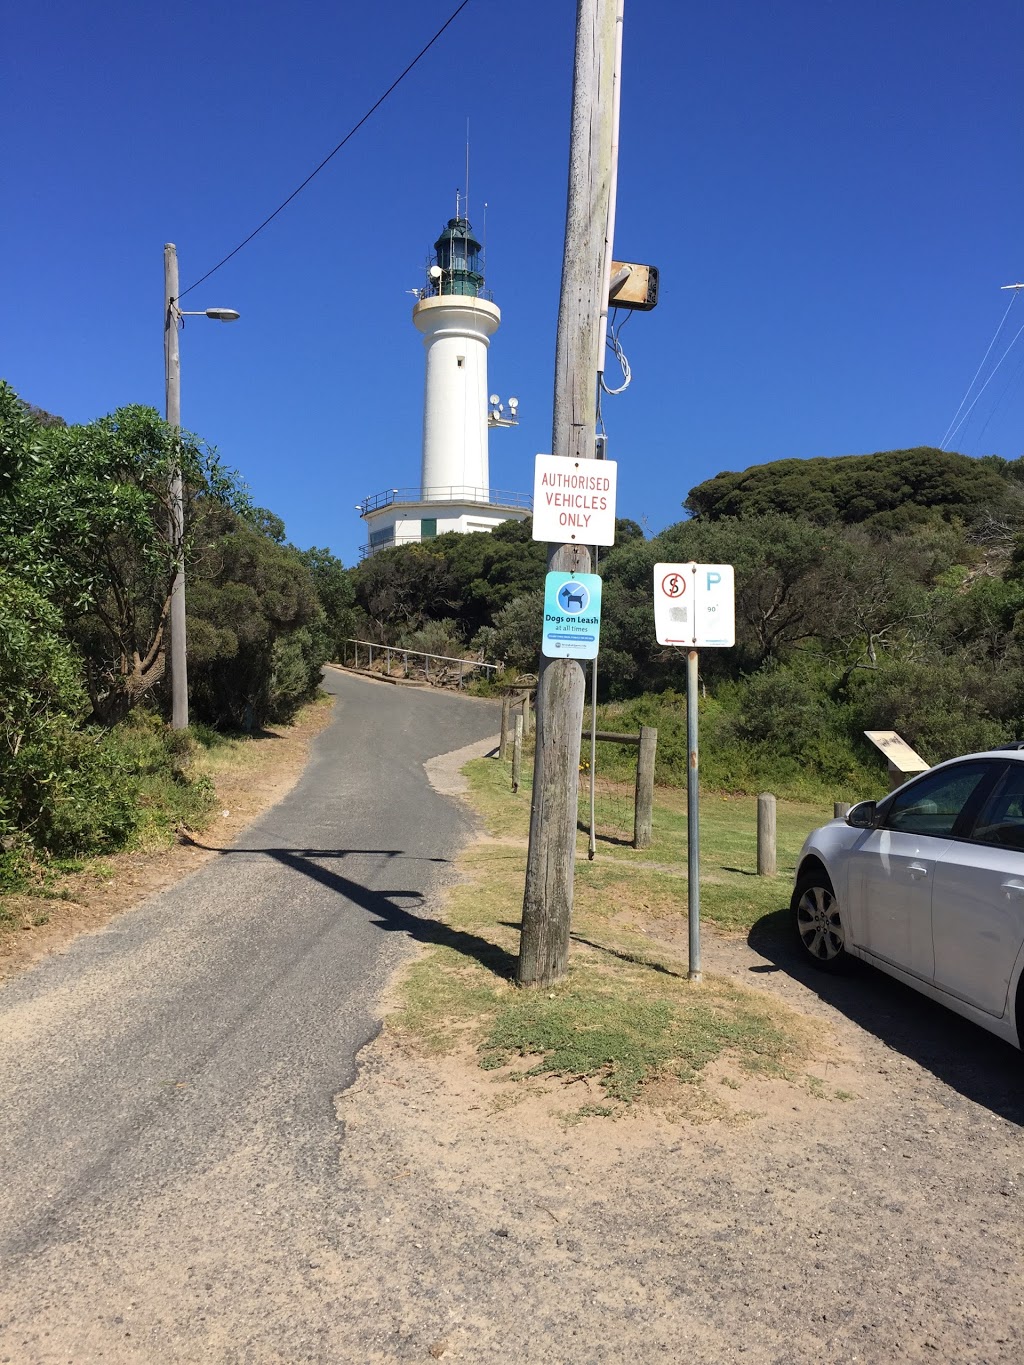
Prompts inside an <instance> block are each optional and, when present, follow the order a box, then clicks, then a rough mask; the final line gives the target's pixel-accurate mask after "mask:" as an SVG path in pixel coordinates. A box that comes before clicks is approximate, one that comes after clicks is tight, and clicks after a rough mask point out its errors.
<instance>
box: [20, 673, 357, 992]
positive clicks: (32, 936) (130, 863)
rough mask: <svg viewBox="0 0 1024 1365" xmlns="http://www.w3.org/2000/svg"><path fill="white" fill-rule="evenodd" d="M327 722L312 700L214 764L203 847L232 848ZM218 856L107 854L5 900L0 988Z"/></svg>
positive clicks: (188, 851)
mask: <svg viewBox="0 0 1024 1365" xmlns="http://www.w3.org/2000/svg"><path fill="white" fill-rule="evenodd" d="M334 704H340V703H339V702H335V703H334ZM331 714H332V711H331V702H330V701H329V700H328V699H327V698H326V697H325V698H323V699H318V700H317V701H316V702H315V703H313V704H312V705H310V706H307V707H305V708H304V709H303V711H302V712H301V713H300V714H299V717H298V719H297V721H296V722H295V724H294V725H282V726H271V727H270V728H269V729H267V730H266V731H264V732H263V733H262V734H260V735H258V736H254V737H253V738H252V739H250V740H246V741H244V744H242V745H241V746H239V747H238V748H235V749H233V750H232V752H231V753H230V754H229V755H226V756H224V757H222V758H217V757H216V756H214V758H213V761H212V764H211V766H210V767H209V768H207V771H208V772H209V773H210V776H211V778H212V780H213V783H214V786H215V787H216V790H217V808H216V810H215V812H214V815H213V817H212V818H211V820H210V823H209V824H208V825H207V826H206V828H205V829H204V830H203V831H202V839H203V842H204V843H205V844H207V845H209V844H210V843H211V842H212V843H213V844H216V845H218V846H220V847H224V846H226V845H228V844H230V843H231V842H232V841H233V840H234V839H235V838H236V837H237V835H239V834H240V833H241V832H242V830H243V829H245V828H246V826H248V825H250V824H251V823H252V821H253V820H255V819H256V817H257V816H258V815H261V814H262V813H263V811H265V810H268V809H269V808H270V807H271V806H273V805H275V804H276V803H277V802H278V801H280V800H281V799H282V798H283V797H285V796H286V795H287V794H288V792H289V791H291V789H292V787H294V786H295V783H296V782H297V781H298V780H299V777H300V776H301V774H302V770H303V768H304V767H305V764H306V760H307V758H308V756H309V746H310V744H311V742H312V740H313V739H314V738H315V737H316V736H317V735H318V734H319V733H320V731H321V730H323V729H324V727H325V726H326V725H327V724H328V722H329V721H330V719H331ZM216 852H217V849H216V848H210V847H207V848H200V847H197V846H196V845H195V844H194V843H192V842H191V841H190V840H189V838H188V834H187V832H184V831H183V832H182V833H181V834H179V837H178V842H177V843H175V844H174V845H172V846H170V847H165V848H159V849H153V850H149V851H146V852H127V853H115V854H110V855H108V856H107V857H105V858H103V859H101V860H98V861H95V862H92V863H90V865H89V866H88V867H87V868H86V869H85V870H84V871H82V872H77V873H70V874H68V875H66V876H63V877H61V879H60V883H59V885H58V886H56V887H54V888H53V894H50V895H42V894H38V895H31V896H26V895H22V896H9V897H6V898H5V902H4V906H5V909H6V910H7V911H8V912H9V913H10V914H11V915H12V916H13V921H12V923H11V924H10V925H9V926H8V925H4V926H2V927H0V980H3V979H4V978H5V977H7V976H10V975H11V974H12V973H14V972H17V971H20V970H21V969H22V968H24V967H26V966H28V965H29V964H30V963H32V962H35V961H37V960H38V959H39V958H41V957H44V956H45V955H46V954H47V953H52V952H56V951H59V950H60V949H61V948H63V947H64V946H65V945H66V944H67V943H69V942H70V941H71V939H73V938H74V937H76V935H78V934H81V933H84V932H87V931H88V930H92V929H99V928H101V927H102V926H103V925H104V924H106V923H108V921H110V920H111V919H113V918H114V916H115V915H119V914H121V912H122V911H124V910H130V909H131V908H132V906H134V905H138V904H139V903H140V902H141V901H143V900H145V899H146V898H147V897H148V896H151V895H153V894H154V893H155V892H157V891H162V890H163V889H164V888H165V887H167V886H171V885H172V884H173V883H175V882H177V881H180V880H181V878H182V877H186V876H188V874H189V873H190V872H192V871H194V870H195V869H196V868H197V867H199V866H201V865H202V864H203V863H204V862H206V861H207V860H208V859H210V858H212V857H214V856H215V854H216Z"/></svg>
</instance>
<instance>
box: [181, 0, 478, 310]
mask: <svg viewBox="0 0 1024 1365" xmlns="http://www.w3.org/2000/svg"><path fill="white" fill-rule="evenodd" d="M469 2H470V0H462V3H461V5H459V6H458V8H457V9H455V10H454V11H453V12H452V13H451V14H450V15H449V16H448V18H447V19H446V20H445V21H444V23H443V24H442V25H441V27H440V28H439V29H438V30H437V32H436V33H435V34H434V36H433V38H431V40H430V42H429V43H427V45H426V47H424V48H421V49H420V51H419V52H417V54H416V56H415V57H413V59H412V61H411V62H410V63H409V65H408V66H407V67H406V68H405V70H404V71H403V72H402V74H401V75H400V76H398V77H396V79H395V80H393V81H392V82H391V84H390V85H389V86H388V88H387V89H386V90H385V91H384V93H383V95H381V97H380V99H379V100H378V101H377V102H376V104H374V105H372V106H371V107H370V108H369V109H367V111H366V113H365V114H364V115H363V117H362V118H361V119H360V120H359V122H358V123H356V124H354V125H353V126H352V127H351V128H350V129H349V130H348V132H347V133H346V134H345V136H344V137H343V138H342V139H341V141H340V142H339V143H338V145H337V147H335V148H334V150H333V151H331V152H328V153H327V155H326V156H325V157H324V159H323V161H321V162H320V165H319V166H317V167H316V168H315V169H314V170H312V171H310V173H309V175H307V176H306V178H305V180H303V182H302V184H301V185H299V187H298V188H297V189H294V190H292V192H291V194H290V195H289V196H288V198H287V199H285V200H284V201H283V202H282V203H280V204H278V206H277V208H276V209H275V210H274V212H273V213H272V214H271V215H270V216H269V217H268V218H264V220H263V222H262V223H260V225H259V227H258V228H254V229H253V231H252V232H250V233H249V235H248V237H246V238H245V240H244V241H241V242H239V243H238V245H237V246H236V247H235V249H234V250H233V251H229V252H228V254H227V255H226V256H225V257H224V259H223V260H222V261H218V262H217V264H216V265H215V266H214V267H213V268H212V269H211V270H208V271H207V272H206V274H205V275H200V277H199V279H198V280H196V281H195V282H194V283H192V284H190V285H189V287H188V288H187V289H183V290H182V292H181V293H180V294H179V295H178V299H179V300H180V299H183V298H184V297H185V295H186V294H191V292H192V290H193V289H196V288H198V286H199V285H201V284H202V283H203V282H204V281H205V280H208V279H209V278H210V276H211V275H214V274H216V272H217V271H218V270H219V269H220V268H221V266H222V265H227V263H228V261H230V260H231V258H232V256H237V255H238V253H239V252H240V251H241V250H242V248H243V247H245V246H248V245H249V243H250V242H251V241H252V239H253V238H254V237H256V236H257V235H258V234H259V233H261V232H262V231H263V229H264V228H265V227H266V226H267V225H268V224H269V223H272V222H273V221H274V219H275V218H276V217H277V215H278V214H279V213H280V212H281V211H282V209H286V208H287V207H288V205H289V204H290V203H291V202H292V200H293V199H294V198H295V197H296V196H297V195H299V194H301V193H302V191H303V190H304V189H305V188H306V186H307V185H308V184H309V182H310V181H311V180H312V179H314V177H316V176H318V175H319V174H320V172H321V171H322V170H323V168H324V167H325V166H326V165H327V163H328V162H329V161H330V160H332V158H334V157H335V156H337V154H338V153H339V152H340V151H341V149H342V147H344V145H345V143H346V142H348V141H349V139H350V138H352V137H354V136H355V134H356V133H358V132H359V129H360V128H361V127H362V126H363V124H364V123H365V122H366V120H367V119H368V118H370V117H371V115H373V114H375V113H376V112H377V110H378V109H379V108H380V106H381V105H382V104H383V103H384V101H385V100H386V99H387V97H388V96H389V95H390V94H391V92H392V91H393V90H395V89H397V88H398V86H400V85H401V83H402V82H403V81H404V80H405V78H406V76H408V74H409V72H410V71H411V70H412V69H413V67H414V66H415V65H416V64H417V62H419V61H420V59H421V58H423V57H425V56H426V55H427V53H428V52H429V51H430V49H431V48H432V47H433V46H434V44H435V43H436V42H437V40H438V38H440V36H441V34H442V33H444V31H445V29H446V28H448V27H449V26H450V25H451V24H452V23H454V21H455V20H456V19H457V18H458V17H459V15H460V14H461V13H462V11H463V10H464V9H465V8H466V6H467V5H468V4H469Z"/></svg>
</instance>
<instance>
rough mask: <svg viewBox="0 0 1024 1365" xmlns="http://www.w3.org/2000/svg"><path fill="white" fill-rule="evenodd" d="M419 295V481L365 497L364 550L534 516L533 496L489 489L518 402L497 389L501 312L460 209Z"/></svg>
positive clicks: (447, 228) (437, 246)
mask: <svg viewBox="0 0 1024 1365" xmlns="http://www.w3.org/2000/svg"><path fill="white" fill-rule="evenodd" d="M416 294H417V298H416V303H415V305H414V307H413V310H412V321H413V325H414V326H415V327H416V330H417V331H418V332H419V333H420V334H421V336H422V338H423V347H424V351H425V381H424V392H423V451H422V460H421V467H420V486H419V488H405V489H402V488H391V489H386V490H385V491H384V492H383V493H378V494H374V495H372V496H371V497H367V498H364V499H363V501H362V502H361V503H359V504H357V507H358V511H359V514H360V516H361V517H362V518H363V520H364V521H365V522H366V525H367V530H368V532H369V539H368V543H367V544H366V545H365V546H364V547H363V553H364V555H365V554H374V553H376V552H377V551H378V550H382V549H385V548H386V547H388V546H391V545H401V544H415V543H418V542H420V541H424V540H430V539H432V538H433V537H435V536H438V535H443V534H444V533H445V532H447V531H457V532H461V533H467V532H471V531H492V530H493V529H494V527H495V526H497V525H499V523H501V522H503V521H508V520H509V519H510V518H511V519H514V520H516V521H522V520H524V519H525V518H526V517H528V516H529V515H530V499H529V498H528V497H526V496H523V495H521V494H517V493H508V492H499V493H492V491H491V487H490V468H489V461H488V449H487V442H488V435H489V432H490V430H491V428H494V427H510V426H515V425H516V422H517V420H518V419H517V408H518V402H517V400H516V399H514V398H511V399H509V403H508V415H506V412H505V407H504V405H503V404H502V403H500V402H499V400H498V398H497V396H496V395H488V384H487V352H488V348H489V346H490V344H491V337H492V336H494V334H495V332H496V331H497V330H498V326H499V324H500V323H501V310H500V309H499V308H498V306H497V304H495V303H494V301H493V299H491V298H490V297H489V295H488V293H487V291H486V289H485V281H484V273H483V262H482V259H481V255H480V243H479V242H478V241H477V239H476V238H475V237H474V235H473V229H472V226H471V224H470V222H469V219H468V218H466V217H463V216H460V215H459V212H458V208H456V216H455V217H454V218H450V219H449V220H448V223H447V225H446V226H445V228H444V229H443V230H442V232H441V235H440V236H439V237H438V239H437V241H436V242H435V243H434V251H433V255H432V257H431V258H430V260H429V262H428V266H427V272H426V282H425V285H424V287H423V288H422V289H419V290H417V291H416Z"/></svg>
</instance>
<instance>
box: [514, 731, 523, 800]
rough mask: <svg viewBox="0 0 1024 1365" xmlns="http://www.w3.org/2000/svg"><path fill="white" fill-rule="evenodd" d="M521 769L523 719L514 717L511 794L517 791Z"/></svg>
mask: <svg viewBox="0 0 1024 1365" xmlns="http://www.w3.org/2000/svg"><path fill="white" fill-rule="evenodd" d="M522 767H523V718H522V716H516V737H515V739H514V740H513V741H512V792H513V794H515V793H516V792H517V791H518V790H519V774H520V773H521V771H522Z"/></svg>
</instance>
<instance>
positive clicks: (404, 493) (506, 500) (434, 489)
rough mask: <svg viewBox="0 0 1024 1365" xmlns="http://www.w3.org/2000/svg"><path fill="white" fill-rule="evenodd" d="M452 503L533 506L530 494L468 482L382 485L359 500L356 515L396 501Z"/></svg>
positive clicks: (388, 505) (374, 510)
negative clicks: (409, 485)
mask: <svg viewBox="0 0 1024 1365" xmlns="http://www.w3.org/2000/svg"><path fill="white" fill-rule="evenodd" d="M422 502H454V503H463V502H467V503H472V504H473V505H474V506H478V507H518V508H525V509H526V510H527V511H529V510H530V509H532V507H533V497H532V496H531V495H530V494H529V493H512V492H509V491H507V490H504V489H490V488H480V487H473V486H472V485H471V484H434V485H431V486H430V487H429V488H385V489H384V491H383V492H382V493H373V494H371V495H370V496H369V497H367V498H363V500H362V502H360V503H359V515H360V516H366V514H367V512H377V511H379V510H380V508H382V507H391V506H392V505H393V504H395V503H422Z"/></svg>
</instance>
